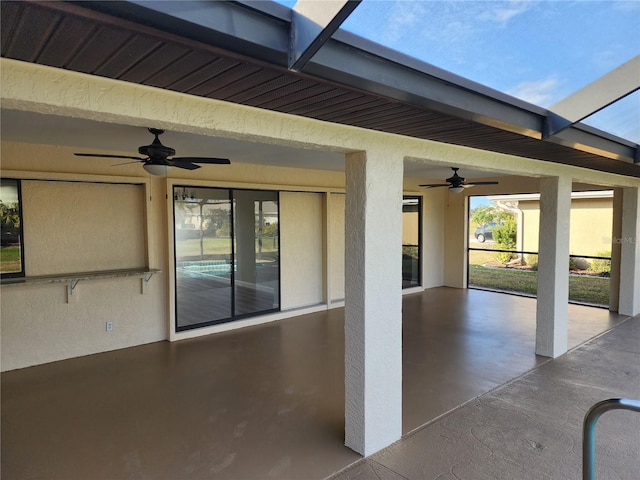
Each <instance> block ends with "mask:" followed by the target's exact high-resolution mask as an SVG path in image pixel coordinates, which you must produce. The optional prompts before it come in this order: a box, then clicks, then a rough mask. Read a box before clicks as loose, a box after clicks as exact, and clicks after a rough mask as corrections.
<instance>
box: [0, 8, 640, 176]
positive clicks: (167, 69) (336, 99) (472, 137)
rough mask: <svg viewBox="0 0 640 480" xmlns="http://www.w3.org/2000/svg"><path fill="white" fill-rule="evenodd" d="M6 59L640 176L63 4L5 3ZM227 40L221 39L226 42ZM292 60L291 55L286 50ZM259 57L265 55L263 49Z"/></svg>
mask: <svg viewBox="0 0 640 480" xmlns="http://www.w3.org/2000/svg"><path fill="white" fill-rule="evenodd" d="M1 7H2V15H1V21H2V25H1V33H2V43H1V47H2V56H3V57H7V58H12V59H16V60H22V61H26V62H32V63H37V64H42V65H47V66H52V67H57V68H63V69H67V70H72V71H77V72H82V73H87V74H91V75H98V76H103V77H107V78H112V79H117V80H122V81H127V82H133V83H138V84H142V85H148V86H152V87H158V88H163V89H167V90H172V91H176V92H180V93H186V94H190V95H196V96H201V97H206V98H212V99H216V100H223V101H227V102H233V103H238V104H243V105H249V106H253V107H258V108H263V109H267V110H273V111H278V112H283V113H289V114H293V115H300V116H305V117H310V118H314V119H318V120H323V121H328V122H334V123H340V124H345V125H352V126H357V127H362V128H368V129H372V130H378V131H382V132H388V133H394V134H399V135H406V136H411V137H416V138H422V139H428V140H435V141H438V142H444V143H451V144H456V145H463V146H468V147H473V148H477V149H482V150H488V151H495V152H499V153H506V154H512V155H517V156H524V157H528V158H534V159H539V160H544V161H549V162H555V163H562V164H568V165H574V166H580V167H585V168H590V169H594V170H600V171H606V172H611V173H617V174H621V175H628V176H634V177H640V168H639V166H638V165H634V164H632V163H629V162H625V161H618V160H612V159H610V158H606V157H602V156H600V155H596V154H593V153H588V152H585V151H580V150H576V149H573V148H571V147H570V146H564V145H560V144H556V143H550V142H545V141H540V140H538V139H535V138H530V137H527V136H524V135H520V134H518V133H513V132H509V131H505V130H503V129H500V128H494V127H492V126H489V125H486V124H482V123H477V122H474V121H472V120H468V119H463V118H459V117H455V116H450V115H446V114H443V113H440V112H436V111H433V110H430V109H428V108H424V107H422V106H417V105H414V104H412V103H411V102H410V101H406V102H403V101H400V100H398V99H396V98H389V97H387V96H385V95H383V94H380V93H372V92H371V91H367V90H366V85H363V87H362V88H361V89H359V88H354V87H353V86H344V85H341V84H338V83H335V82H330V81H326V80H323V79H321V78H318V76H312V75H309V74H305V73H296V72H292V71H289V70H287V69H286V68H283V67H280V66H279V64H280V60H282V64H286V58H284V59H274V61H273V62H265V61H261V60H256V59H255V58H249V57H248V56H246V55H240V54H238V53H237V52H236V53H234V52H229V51H228V50H226V49H223V48H220V47H219V46H215V45H211V44H205V43H203V42H200V41H194V40H192V39H187V38H184V37H181V36H177V35H174V34H170V33H166V32H163V31H160V30H157V29H154V28H151V27H148V26H143V25H139V24H136V23H133V22H131V21H128V20H123V19H121V18H116V17H113V16H110V15H107V14H103V13H100V12H96V11H93V10H90V9H87V8H84V7H83V6H79V5H76V4H70V3H64V2H43V3H34V2H2V4H1ZM223 46H224V45H223ZM285 56H286V54H285ZM261 58H265V55H264V54H261Z"/></svg>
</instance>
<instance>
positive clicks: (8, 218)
mask: <svg viewBox="0 0 640 480" xmlns="http://www.w3.org/2000/svg"><path fill="white" fill-rule="evenodd" d="M0 222H2V226H3V227H5V226H7V227H10V228H20V208H19V205H18V204H17V203H10V204H8V205H7V204H5V203H4V202H3V201H2V200H0Z"/></svg>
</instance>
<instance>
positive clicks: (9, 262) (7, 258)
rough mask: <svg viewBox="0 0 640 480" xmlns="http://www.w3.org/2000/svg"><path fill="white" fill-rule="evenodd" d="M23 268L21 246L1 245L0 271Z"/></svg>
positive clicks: (6, 271)
mask: <svg viewBox="0 0 640 480" xmlns="http://www.w3.org/2000/svg"><path fill="white" fill-rule="evenodd" d="M21 268H22V265H20V247H19V246H18V245H11V246H9V247H0V271H2V273H11V272H19V271H20V269H21Z"/></svg>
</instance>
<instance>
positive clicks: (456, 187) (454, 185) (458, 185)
mask: <svg viewBox="0 0 640 480" xmlns="http://www.w3.org/2000/svg"><path fill="white" fill-rule="evenodd" d="M451 170H453V175H451V176H450V177H449V178H447V179H446V180H445V182H447V183H427V184H424V185H419V186H420V187H424V188H435V187H449V191H450V192H453V193H460V192H462V191H463V190H464V189H465V188H469V187H474V186H476V185H498V182H469V183H467V182H465V181H464V177H461V176H460V175H458V170H460V169H459V168H456V167H451Z"/></svg>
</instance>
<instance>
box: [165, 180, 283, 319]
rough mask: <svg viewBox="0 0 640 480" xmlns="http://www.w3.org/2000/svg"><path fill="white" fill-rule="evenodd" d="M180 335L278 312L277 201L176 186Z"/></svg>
mask: <svg viewBox="0 0 640 480" xmlns="http://www.w3.org/2000/svg"><path fill="white" fill-rule="evenodd" d="M173 200H174V220H175V226H174V231H175V258H176V266H175V268H176V331H181V330H188V329H191V328H197V327H201V326H206V325H214V324H217V323H222V322H227V321H232V320H235V319H237V318H241V317H245V316H251V315H255V314H258V313H265V312H269V311H277V310H278V309H279V308H280V290H279V285H280V267H279V266H280V259H279V238H278V193H277V192H272V191H258V190H230V189H220V188H203V187H197V188H196V187H183V186H175V187H174V191H173Z"/></svg>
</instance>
